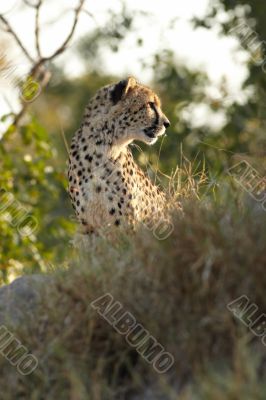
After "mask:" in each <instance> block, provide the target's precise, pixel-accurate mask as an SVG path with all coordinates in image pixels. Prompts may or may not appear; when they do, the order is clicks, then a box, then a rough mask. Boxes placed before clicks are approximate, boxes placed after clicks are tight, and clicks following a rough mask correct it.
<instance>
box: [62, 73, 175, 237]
mask: <svg viewBox="0 0 266 400" xmlns="http://www.w3.org/2000/svg"><path fill="white" fill-rule="evenodd" d="M169 126H170V122H169V120H168V119H167V117H166V116H165V115H164V114H163V112H162V110H161V103H160V99H159V98H158V96H157V95H156V94H155V93H154V92H153V91H152V90H151V89H150V88H148V87H146V86H144V85H142V84H139V83H138V82H137V81H136V79H135V78H133V77H129V78H128V79H125V80H122V81H120V82H118V83H116V84H112V85H108V86H105V87H103V88H101V89H100V90H99V91H98V92H97V93H96V94H95V96H94V97H93V98H92V99H91V101H90V102H89V103H88V105H87V107H86V109H85V113H84V117H83V120H82V123H81V126H80V128H79V129H78V131H77V132H76V133H75V135H74V137H73V139H72V142H71V148H70V152H69V166H68V181H69V187H68V191H69V195H70V199H71V202H72V205H73V207H74V210H75V213H76V216H77V219H78V221H79V222H80V224H81V226H82V227H83V229H82V232H83V233H92V232H94V233H97V232H99V231H100V230H101V231H102V229H103V228H105V227H106V228H107V227H108V226H109V227H110V226H112V225H114V226H119V225H121V224H123V223H124V224H127V225H129V226H130V227H135V226H136V224H137V223H139V222H142V221H149V220H152V219H154V218H155V219H156V218H158V216H159V215H161V214H162V213H163V212H164V210H165V207H166V198H165V194H164V193H163V192H162V191H161V190H160V189H159V188H158V187H157V186H155V185H154V184H152V182H151V181H150V179H149V177H148V176H146V175H145V174H144V172H143V171H142V169H141V168H140V167H139V166H138V165H137V164H136V162H135V161H134V159H133V155H132V152H131V150H130V148H129V145H130V143H132V142H133V141H134V140H139V141H142V142H144V143H146V144H148V145H152V144H154V143H155V142H156V141H157V140H158V138H159V137H160V136H162V135H163V134H164V133H165V130H166V128H168V127H169Z"/></svg>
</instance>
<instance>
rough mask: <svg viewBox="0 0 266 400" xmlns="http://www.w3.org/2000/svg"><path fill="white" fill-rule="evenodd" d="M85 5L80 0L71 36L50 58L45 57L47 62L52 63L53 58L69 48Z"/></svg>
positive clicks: (82, 0) (69, 35) (83, 1)
mask: <svg viewBox="0 0 266 400" xmlns="http://www.w3.org/2000/svg"><path fill="white" fill-rule="evenodd" d="M84 3H85V0H80V2H79V5H78V7H77V8H76V10H75V14H74V21H73V25H72V28H71V30H70V32H69V34H68V35H67V37H66V39H65V41H64V42H63V43H62V45H61V46H60V47H59V48H58V49H57V50H56V51H55V52H54V53H53V54H52V55H50V56H49V57H44V58H43V59H44V60H45V61H50V60H52V59H53V58H55V57H57V56H58V55H59V54H61V53H63V52H64V51H65V49H66V47H67V45H68V44H69V42H70V40H71V39H72V37H73V36H74V33H75V30H76V27H77V23H78V19H79V15H80V13H81V11H82V7H83V5H84Z"/></svg>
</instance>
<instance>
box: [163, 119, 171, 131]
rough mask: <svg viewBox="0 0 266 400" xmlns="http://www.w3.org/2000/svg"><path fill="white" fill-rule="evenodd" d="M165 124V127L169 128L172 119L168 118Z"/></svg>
mask: <svg viewBox="0 0 266 400" xmlns="http://www.w3.org/2000/svg"><path fill="white" fill-rule="evenodd" d="M163 125H164V127H165V128H166V129H167V128H169V126H170V125H171V124H170V121H169V120H168V119H166V120H165V121H164V123H163Z"/></svg>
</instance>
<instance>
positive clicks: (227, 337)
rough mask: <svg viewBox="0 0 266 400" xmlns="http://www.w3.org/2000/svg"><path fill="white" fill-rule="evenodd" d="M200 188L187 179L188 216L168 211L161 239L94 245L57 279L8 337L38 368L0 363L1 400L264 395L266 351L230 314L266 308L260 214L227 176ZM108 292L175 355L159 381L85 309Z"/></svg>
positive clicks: (222, 399)
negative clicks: (238, 305) (241, 303)
mask: <svg viewBox="0 0 266 400" xmlns="http://www.w3.org/2000/svg"><path fill="white" fill-rule="evenodd" d="M190 176H191V174H190ZM179 181H180V180H179ZM175 182H178V179H177V180H175ZM199 182H200V183H202V182H203V183H204V184H205V180H204V177H203V175H202V176H200V178H198V177H196V178H195V180H194V181H193V180H192V179H191V178H190V181H189V180H187V188H186V191H187V193H188V191H189V190H190V189H191V190H192V193H193V192H195V191H196V193H197V196H186V197H187V198H186V199H185V200H184V215H185V216H184V217H183V216H182V215H180V213H178V212H173V222H174V231H173V232H172V234H171V236H170V237H169V238H168V239H167V240H164V241H158V240H157V239H156V238H155V237H154V236H153V234H152V232H150V231H147V230H146V229H145V228H143V229H140V231H139V232H138V233H136V234H135V235H134V236H133V237H132V236H131V237H128V236H125V235H123V237H121V240H120V242H119V243H117V245H116V246H110V243H109V242H108V241H106V240H105V239H103V238H97V239H95V240H94V242H91V243H90V244H89V243H88V245H87V251H83V252H80V254H77V255H76V257H75V259H76V260H75V261H73V262H72V263H71V264H72V265H70V266H69V269H67V270H61V271H58V272H56V273H55V274H53V279H52V283H51V284H50V285H49V287H46V288H44V289H43V294H42V299H43V300H42V304H41V305H40V307H39V308H38V312H37V313H36V317H34V318H33V319H31V320H29V318H28V317H27V316H25V324H24V326H20V327H19V328H18V327H13V328H12V329H13V330H14V331H15V332H16V335H17V336H18V337H19V338H20V340H21V341H22V343H23V344H24V345H26V346H27V347H28V348H29V349H30V351H31V352H33V353H34V354H35V355H36V356H37V357H38V359H39V367H38V369H37V370H36V371H35V372H34V373H33V374H32V375H30V376H28V377H27V376H26V377H21V376H20V375H19V374H18V373H17V372H16V370H15V368H14V367H12V366H10V365H9V364H8V362H7V361H6V360H4V359H0V365H1V376H0V386H1V399H2V400H11V399H12V400H13V399H27V400H33V399H34V400H41V399H45V400H47V399H48V400H49V399H51V400H52V399H64V400H65V399H71V400H87V399H93V400H94V399H95V400H100V399H108V400H109V399H110V400H111V399H131V398H132V399H133V398H134V399H145V398H146V397H145V396H144V395H143V392H145V390H147V388H148V387H151V388H153V389H154V391H155V392H156V395H155V394H153V395H152V397H150V398H151V399H156V398H158V399H159V398H161V399H169V400H170V399H179V400H191V399H195V400H199V399H200V400H201V399H202V400H203V399H204V400H214V399H215V400H228V399H229V400H230V399H232V400H235V399H240V398H241V399H246V400H250V399H252V400H259V399H263V398H265V390H266V388H265V383H263V382H265V347H264V346H263V345H262V344H261V343H260V339H259V338H257V337H255V336H253V335H252V334H251V333H250V332H249V330H248V328H246V327H245V326H244V325H242V324H241V322H240V321H238V320H235V319H234V318H233V316H232V314H231V313H230V312H229V311H228V309H227V307H226V305H227V304H228V303H229V302H230V301H232V300H233V299H235V298H237V297H238V296H240V295H242V294H245V295H246V296H248V297H249V298H250V299H251V301H252V302H254V303H256V304H257V305H258V306H259V310H261V313H263V312H264V311H265V310H266V298H265V287H266V275H265V265H266V252H265V243H266V224H265V221H266V213H265V212H263V211H262V210H261V212H257V211H256V212H255V211H254V209H255V208H253V206H252V203H251V205H250V204H249V208H247V207H246V205H245V204H246V203H245V197H244V198H243V199H241V195H240V193H239V191H238V190H237V189H236V188H235V187H234V185H231V184H230V182H228V181H227V180H226V179H224V180H220V181H219V184H218V185H217V189H216V192H215V197H213V196H212V195H211V192H206V191H205V195H204V196H201V195H200V194H199V193H200V187H199ZM107 292H109V293H111V294H112V296H113V297H114V299H115V300H118V301H119V302H121V303H122V304H123V306H124V307H125V309H126V310H128V311H130V312H131V313H132V314H133V315H134V316H135V318H136V319H137V321H138V322H139V323H142V324H143V326H144V327H145V328H146V329H147V330H148V331H149V332H150V333H151V334H152V335H153V336H154V337H155V338H156V339H157V340H158V341H159V342H160V343H161V344H162V345H163V346H164V347H165V349H166V351H169V352H170V353H172V354H173V356H174V358H175V363H174V365H173V367H172V368H171V370H170V371H169V373H167V374H164V375H158V374H157V373H156V372H155V371H154V370H153V368H152V366H151V365H150V364H148V363H146V362H145V361H144V360H143V359H142V358H141V357H140V356H139V355H138V354H137V353H136V352H135V350H133V349H131V348H130V347H129V345H128V344H127V343H126V342H125V340H124V337H123V336H121V335H119V334H118V333H116V332H115V331H114V329H113V328H112V327H111V326H109V324H108V323H107V322H106V321H105V320H104V319H103V318H101V317H100V316H99V315H98V314H97V313H96V312H95V311H94V310H93V309H92V307H91V306H90V303H91V301H93V300H95V299H96V298H97V297H99V296H100V295H102V294H104V293H107ZM178 391H179V395H177V393H178ZM180 391H181V392H180ZM140 393H142V394H140ZM160 395H161V396H162V397H160ZM134 396H135V397H134ZM157 396H158V397H157ZM263 396H264V397H263ZM147 398H148V397H147Z"/></svg>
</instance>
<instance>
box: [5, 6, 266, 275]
mask: <svg viewBox="0 0 266 400" xmlns="http://www.w3.org/2000/svg"><path fill="white" fill-rule="evenodd" d="M38 4H39V2H38V1H37V0H31V1H30V0H28V1H23V0H12V1H9V2H6V1H1V5H0V16H2V18H1V20H0V24H1V25H0V28H1V31H0V35H1V36H0V45H1V56H0V87H1V92H0V94H1V96H0V170H1V173H0V187H1V188H4V189H5V190H6V191H8V192H10V193H12V195H13V196H14V198H15V199H16V201H18V202H19V204H20V205H21V207H23V209H25V210H27V212H28V213H29V214H30V215H32V216H34V218H36V221H37V225H38V226H37V229H36V230H35V231H34V232H32V233H31V234H30V235H21V234H20V233H19V231H18V230H17V229H14V227H13V226H12V223H11V222H12V218H14V215H13V216H12V210H11V211H10V208H9V209H8V210H7V209H2V210H0V232H1V233H0V235H1V238H0V281H2V282H3V281H8V280H12V279H13V278H14V277H15V276H16V275H18V274H19V273H20V272H21V271H23V272H32V271H40V270H43V271H45V270H48V269H49V268H53V267H54V266H55V265H63V264H64V262H65V260H67V259H68V256H69V255H70V254H71V251H72V250H71V243H70V241H71V239H72V237H73V234H74V232H75V229H76V223H75V218H74V214H73V211H72V208H71V206H70V202H69V199H68V195H67V192H66V187H67V183H66V161H67V158H68V156H67V143H69V142H70V140H71V137H72V135H73V134H74V132H75V130H76V129H77V128H78V127H79V124H80V121H81V117H82V114H83V110H84V107H85V105H86V103H87V102H88V100H89V99H90V97H91V96H92V95H94V93H95V91H97V89H98V88H100V87H101V86H103V85H105V84H108V83H110V82H114V81H117V80H120V79H123V78H125V77H127V76H129V75H134V76H135V77H136V78H137V79H138V80H139V81H140V82H142V83H144V84H147V85H150V86H151V87H152V88H153V89H154V90H155V91H157V92H158V94H159V95H160V97H161V99H162V103H163V110H164V112H165V114H166V115H167V116H168V118H169V119H170V121H171V128H170V129H169V130H168V133H167V136H166V137H165V138H163V139H162V140H161V141H160V142H158V143H157V144H156V145H155V146H153V147H149V148H148V147H147V146H142V145H141V144H139V145H140V147H138V148H134V149H133V151H134V153H135V157H136V158H137V159H138V162H139V163H140V164H141V165H142V167H143V168H144V169H146V170H147V171H148V172H149V173H150V174H151V175H152V174H153V171H154V170H155V169H157V168H159V170H160V171H161V172H162V173H163V174H165V175H168V176H171V175H172V174H173V173H174V171H175V170H176V167H177V165H179V166H180V165H183V163H186V162H189V165H190V167H191V166H192V168H193V171H192V173H193V174H194V175H195V176H196V177H197V173H198V171H203V170H204V173H205V174H206V185H205V187H204V189H203V194H204V195H205V194H206V193H212V194H214V195H215V190H216V187H218V186H219V182H220V179H222V177H223V176H225V174H226V172H225V171H226V170H227V169H228V168H229V167H230V166H231V165H232V164H233V163H234V162H235V161H237V160H238V159H239V160H241V159H245V160H248V162H249V163H251V164H252V165H253V167H254V168H256V170H257V171H258V173H260V174H261V175H262V176H263V175H265V153H266V136H265V122H266V42H265V38H266V4H265V3H264V2H261V1H259V0H249V1H245V0H234V1H228V0H215V1H208V0H187V1H186V2H183V1H176V2H173V1H171V0H156V1H153V2H151V1H146V2H143V1H140V0H134V1H132V0H124V1H120V0H118V1H116V0H112V1H110V0H108V1H106V0H98V1H97V2H90V1H85V2H84V4H83V7H82V10H80V12H79V14H78V16H77V15H76V14H75V10H77V6H78V4H79V2H78V1H74V0H68V2H65V1H63V0H58V1H57V2H54V1H51V0H43V2H41V6H40V8H39V13H38V14H37V15H38V31H36V10H37V9H38ZM75 15H76V16H77V21H76V22H77V24H76V25H75V26H74V28H75V29H74V32H73V36H72V37H71V40H70V41H69V43H67V46H65V47H63V49H62V51H61V52H59V53H58V54H55V55H54V57H50V55H53V54H54V53H55V52H56V49H58V48H60V46H61V45H62V43H64V40H65V38H67V37H68V35H69V32H71V29H72V27H73V21H74V22H75ZM7 21H8V23H9V25H7ZM10 27H12V29H13V31H12V32H11V30H10ZM13 33H15V35H14V34H13ZM37 35H38V38H39V46H38V45H37V42H36V37H37ZM17 39H19V41H18V40H17ZM19 42H20V43H19ZM21 44H22V45H23V48H24V50H25V49H26V52H25V51H23V49H22V47H21ZM26 53H28V56H27V54H26ZM39 60H42V61H41V67H42V69H43V70H41V69H39V70H38V73H39V75H41V73H43V74H44V75H45V77H46V78H47V77H48V79H47V80H45V79H46V78H45V79H43V78H42V79H43V81H42V90H41V93H40V94H39V95H38V96H36V98H34V101H31V100H33V99H30V101H27V102H26V101H25V96H24V97H23V96H21V90H22V89H21V88H23V87H25V82H26V83H27V82H28V81H29V80H30V79H31V77H32V76H33V78H34V79H35V80H36V79H37V81H38V79H40V78H39V76H38V78H36V75H35V72H36V69H35V70H34V67H36V65H37V64H38V61H39ZM43 71H44V72H43ZM23 85H24V86H23ZM25 104H26V106H25ZM22 110H23V111H22ZM21 111H22V112H21ZM18 116H19V117H18ZM64 138H66V141H65V140H64ZM162 179H163V178H162ZM13 225H14V224H13Z"/></svg>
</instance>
